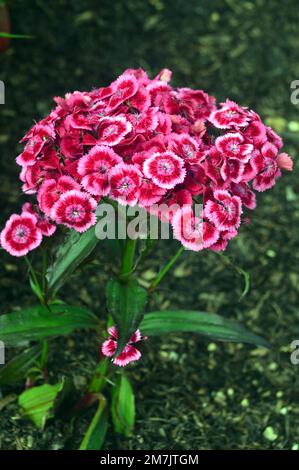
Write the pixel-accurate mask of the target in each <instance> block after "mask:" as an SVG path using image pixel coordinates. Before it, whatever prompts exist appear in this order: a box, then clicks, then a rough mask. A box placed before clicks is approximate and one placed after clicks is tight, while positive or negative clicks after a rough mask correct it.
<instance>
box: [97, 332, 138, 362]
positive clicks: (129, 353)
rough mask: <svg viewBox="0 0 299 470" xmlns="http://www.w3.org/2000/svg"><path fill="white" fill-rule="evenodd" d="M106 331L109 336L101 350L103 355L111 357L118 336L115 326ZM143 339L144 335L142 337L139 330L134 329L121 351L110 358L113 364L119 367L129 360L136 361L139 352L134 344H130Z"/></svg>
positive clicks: (114, 350)
mask: <svg viewBox="0 0 299 470" xmlns="http://www.w3.org/2000/svg"><path fill="white" fill-rule="evenodd" d="M108 333H109V335H110V338H109V339H107V340H106V341H105V342H104V343H103V345H102V348H101V351H102V354H103V355H104V356H106V357H113V356H114V355H115V352H116V350H117V338H118V336H117V330H116V328H115V326H112V327H111V328H109V329H108ZM143 339H146V337H143V336H142V335H141V333H140V331H139V330H137V331H135V333H133V335H132V336H131V338H130V339H129V341H128V343H127V344H126V346H125V347H124V349H123V350H122V352H121V353H120V354H119V355H118V356H117V357H115V358H113V359H112V362H113V364H115V365H116V366H119V367H124V366H126V365H128V364H129V363H130V362H135V361H138V360H139V359H140V358H141V352H140V351H138V349H136V348H135V347H134V346H132V344H134V343H137V342H139V341H141V340H143Z"/></svg>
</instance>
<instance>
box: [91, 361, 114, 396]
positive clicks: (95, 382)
mask: <svg viewBox="0 0 299 470" xmlns="http://www.w3.org/2000/svg"><path fill="white" fill-rule="evenodd" d="M108 366H109V362H108V359H107V358H104V359H103V360H101V361H100V362H99V364H98V365H97V367H96V369H95V372H94V375H93V377H92V380H91V382H90V384H89V387H88V391H89V393H99V392H101V390H102V389H103V387H104V385H105V383H106V375H107V370H108Z"/></svg>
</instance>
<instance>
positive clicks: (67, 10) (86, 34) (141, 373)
mask: <svg viewBox="0 0 299 470" xmlns="http://www.w3.org/2000/svg"><path fill="white" fill-rule="evenodd" d="M5 4H6V5H5V7H4V2H0V5H1V6H0V11H1V22H2V25H1V27H0V31H6V32H9V31H10V32H11V33H14V34H21V35H30V36H33V37H32V38H29V39H12V40H11V41H10V44H8V41H6V40H5V39H3V38H2V39H1V38H0V49H1V53H0V79H1V80H2V81H3V82H4V83H5V87H6V90H5V91H6V102H5V105H0V123H1V127H0V159H1V172H0V204H1V213H0V223H1V226H2V225H3V223H4V221H5V219H6V217H7V216H8V215H9V214H10V213H11V212H12V211H14V210H19V208H20V206H21V204H22V202H23V201H24V199H22V196H21V192H20V184H19V181H18V172H19V168H18V167H17V165H16V164H15V157H16V156H17V155H18V153H19V150H20V148H19V146H18V141H19V140H20V138H21V137H22V136H23V135H24V133H25V131H26V130H27V129H28V128H29V127H30V126H31V125H32V123H33V122H34V121H35V120H39V119H40V118H42V117H44V116H45V115H46V114H47V113H48V112H49V110H50V109H51V107H52V106H53V101H52V98H53V96H57V95H64V94H65V93H66V92H68V91H74V90H89V89H91V88H92V87H98V86H105V85H107V84H108V83H109V82H111V81H112V80H114V79H115V78H116V77H117V76H118V75H119V74H120V73H121V72H122V71H123V70H124V69H126V68H128V67H142V68H144V69H145V70H146V71H147V72H148V74H149V75H150V76H152V77H153V76H155V75H156V74H157V73H158V72H159V70H160V69H162V68H164V67H167V68H169V69H171V70H172V71H173V73H174V75H173V81H172V83H173V84H174V85H179V86H191V87H195V88H203V89H204V90H206V91H207V92H208V93H209V94H212V95H215V96H216V98H217V101H218V102H219V101H222V100H225V99H226V98H227V97H230V98H231V99H233V100H236V101H237V102H238V103H240V104H241V105H245V106H250V107H252V108H253V109H254V110H256V111H257V112H258V113H259V114H260V115H261V117H262V118H263V120H265V121H266V122H267V123H268V124H269V125H271V126H273V127H274V128H275V130H276V131H278V132H279V133H280V134H281V135H282V136H283V138H284V140H285V145H286V147H285V148H286V151H287V152H288V153H290V154H291V155H292V156H293V157H294V160H295V169H294V172H293V173H292V174H285V175H284V178H283V179H282V180H280V181H279V182H278V184H277V185H276V187H275V188H274V190H271V191H269V192H267V193H266V194H260V195H259V197H258V208H257V210H256V211H255V212H254V214H252V217H251V224H250V225H248V226H245V225H244V226H243V227H242V229H241V234H240V236H239V237H237V239H235V240H234V241H233V242H232V243H231V245H230V248H229V250H228V252H227V256H228V258H225V259H222V258H220V257H219V256H217V255H215V254H213V253H206V252H205V253H200V254H198V255H196V256H193V257H189V256H188V257H186V258H183V259H182V261H181V262H180V263H179V264H178V265H177V267H176V269H175V270H174V271H173V272H172V275H171V276H170V278H169V280H168V281H166V282H165V283H164V285H163V288H162V289H161V291H159V292H158V294H157V296H156V298H155V299H154V300H153V302H154V303H155V305H159V307H162V308H168V307H169V306H176V307H177V308H178V307H180V306H181V307H183V306H185V307H188V308H192V309H202V310H206V311H215V312H218V313H219V314H223V315H226V316H228V317H231V318H235V319H237V320H239V321H241V322H243V323H244V324H246V325H247V326H248V327H250V328H251V329H253V330H254V331H255V332H257V333H262V334H263V335H264V336H266V337H267V339H268V340H270V341H271V342H272V343H273V344H274V346H275V352H268V351H264V350H262V349H251V348H250V347H248V346H242V345H222V344H220V345H219V344H217V345H216V344H214V343H209V342H207V341H203V340H201V339H198V337H194V336H192V335H190V337H189V336H188V337H187V336H183V335H182V336H181V337H171V338H170V337H169V338H167V339H163V340H161V342H159V341H158V340H155V341H152V342H150V344H148V345H147V346H146V350H145V352H144V357H145V358H144V360H143V362H142V363H141V364H140V365H138V367H136V368H135V369H133V370H132V374H133V378H134V381H135V382H134V383H135V389H136V393H137V407H138V416H137V427H136V432H135V434H134V436H132V438H130V439H127V440H124V439H120V438H119V439H118V438H115V437H111V440H110V441H109V439H108V444H107V446H108V448H122V449H124V448H132V449H138V448H139V449H205V448H212V449H217V448H238V449H246V448H261V449H263V448H277V449H291V448H293V449H294V450H295V449H299V402H298V397H299V394H298V388H299V366H297V367H296V366H293V365H291V363H290V360H289V355H290V351H291V349H290V343H291V341H293V340H294V339H299V324H298V320H299V269H298V261H299V252H298V247H299V239H298V221H299V190H298V161H297V160H298V158H297V156H298V149H299V114H298V110H299V104H298V105H294V104H292V103H291V100H290V95H291V89H290V85H291V82H292V81H293V80H299V29H298V24H299V9H298V3H297V1H295V0H284V1H283V2H281V1H279V0H256V1H249V0H248V1H245V0H244V1H242V2H240V1H238V0H214V1H210V0H188V1H185V0H172V1H170V0H126V1H121V0H114V1H111V0H109V1H108V0H100V1H95V0H94V1H92V0H73V1H72V2H69V1H67V0H52V1H51V2H49V1H48V0H35V1H34V0H12V1H7V2H5ZM4 8H5V9H4ZM7 12H8V14H9V17H10V21H9V22H8V21H7V18H6V16H7ZM9 23H10V27H9ZM171 248H172V247H171V246H167V247H165V246H161V253H160V254H159V253H157V256H156V257H155V258H154V259H152V260H149V261H148V266H146V268H145V271H144V273H143V275H144V278H145V279H149V278H150V277H151V276H152V274H153V272H154V271H155V270H157V269H158V268H159V266H160V264H161V261H160V257H161V260H162V257H164V256H165V254H163V253H165V250H171ZM0 259H1V265H0V312H2V313H4V312H8V311H10V310H11V309H12V308H17V307H18V306H20V305H21V304H28V305H30V303H31V302H32V295H31V293H30V289H29V287H28V286H27V285H26V283H24V275H25V270H26V268H25V266H24V263H23V262H22V261H19V260H16V259H13V258H11V257H9V256H8V255H6V254H5V253H3V252H1V254H0ZM245 273H246V274H245ZM88 275H89V276H90V282H89V283H88V284H87V283H86V282H84V280H83V279H82V276H80V273H79V275H77V277H75V278H74V283H76V284H72V286H74V285H75V287H76V289H74V287H72V286H69V287H66V289H65V292H64V295H65V297H66V298H67V299H68V300H71V301H72V302H73V303H75V302H77V303H80V302H82V303H84V304H87V305H89V306H90V307H92V308H93V309H96V310H97V311H98V312H99V313H100V311H101V310H102V311H103V306H102V304H101V300H102V294H101V292H99V291H100V290H101V282H102V281H104V280H105V276H106V277H107V275H108V273H106V272H105V267H103V269H102V272H101V274H99V269H98V266H94V267H92V268H91V269H90V272H89V273H88ZM246 276H247V277H248V276H249V277H250V279H251V288H250V291H249V293H248V294H247V295H246V296H243V297H242V296H241V294H242V291H243V287H244V279H245V277H246ZM85 279H86V277H85ZM191 280H192V282H191ZM99 286H100V287H99ZM59 341H60V340H58V341H57V351H56V354H54V355H53V368H52V372H51V373H52V374H53V377H54V376H55V377H56V376H57V375H59V374H63V373H68V372H69V371H70V370H72V371H73V372H72V374H73V381H74V383H75V387H76V388H77V389H78V390H80V387H81V388H82V387H84V384H85V382H86V380H87V379H86V377H88V371H89V368H90V369H91V368H92V367H93V366H94V364H95V362H96V359H97V353H96V347H95V344H97V343H96V342H97V339H96V338H93V337H88V338H87V337H86V335H85V336H82V334H77V335H74V338H72V339H70V340H69V342H68V348H66V350H65V351H63V350H64V349H65V348H61V347H60V346H61V345H63V344H64V343H63V342H61V343H60V342H59ZM17 413H18V411H17V406H16V404H15V403H12V404H11V405H10V406H8V407H6V408H5V409H4V410H3V411H2V412H1V414H0V447H1V446H2V447H3V448H23V449H26V448H36V449H38V448H39V449H42V448H45V449H48V448H53V449H56V448H58V449H59V448H63V447H67V448H69V447H74V448H75V447H76V446H77V442H80V438H81V436H82V434H83V432H84V430H85V427H86V423H87V421H86V422H85V421H84V419H83V420H82V423H80V424H79V425H78V429H77V430H76V434H77V438H73V437H71V436H72V429H71V428H70V426H71V424H69V425H68V424H65V423H63V422H62V421H61V422H59V421H58V423H56V424H51V425H49V426H48V427H47V428H46V430H45V431H44V432H43V433H38V432H37V431H36V430H35V429H34V428H33V427H32V426H31V425H30V424H28V423H23V422H22V421H19V420H15V419H11V416H16V415H17ZM80 433H81V434H80ZM76 439H77V440H76Z"/></svg>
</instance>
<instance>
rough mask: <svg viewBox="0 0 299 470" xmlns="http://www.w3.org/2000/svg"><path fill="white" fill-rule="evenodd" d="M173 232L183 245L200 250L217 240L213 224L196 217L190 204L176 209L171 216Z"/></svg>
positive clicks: (217, 234)
mask: <svg viewBox="0 0 299 470" xmlns="http://www.w3.org/2000/svg"><path fill="white" fill-rule="evenodd" d="M172 227H173V233H174V236H175V238H176V239H177V240H179V241H180V242H181V243H182V245H183V246H185V247H186V248H188V249H190V250H192V251H200V250H203V249H204V248H209V247H210V246H211V245H213V244H214V243H216V242H217V240H218V238H219V232H218V230H217V229H216V228H215V226H214V225H213V224H211V223H210V222H207V221H205V220H203V219H202V218H201V217H196V216H195V214H194V213H193V210H192V207H191V206H183V207H182V208H181V209H178V210H177V211H176V213H175V214H174V216H173V218H172Z"/></svg>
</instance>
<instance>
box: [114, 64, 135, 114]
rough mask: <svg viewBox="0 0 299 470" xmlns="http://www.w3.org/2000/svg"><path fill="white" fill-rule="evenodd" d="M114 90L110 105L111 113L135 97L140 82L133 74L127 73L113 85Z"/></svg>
mask: <svg viewBox="0 0 299 470" xmlns="http://www.w3.org/2000/svg"><path fill="white" fill-rule="evenodd" d="M112 89H113V93H112V94H111V97H110V99H109V104H108V110H109V112H111V111H112V110H114V109H115V108H117V107H118V106H120V105H121V104H122V103H124V102H125V101H127V100H128V99H129V98H131V97H132V96H134V95H135V93H136V92H137V90H138V81H137V80H136V78H135V77H134V75H133V74H130V73H126V72H125V73H123V74H122V75H121V76H120V77H118V79H117V80H116V81H115V82H114V83H113V84H112Z"/></svg>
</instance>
